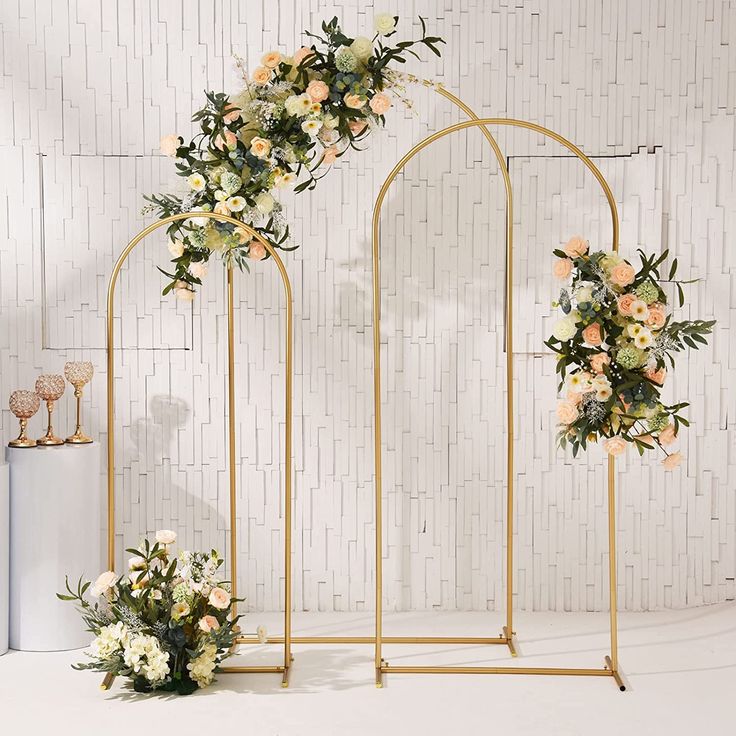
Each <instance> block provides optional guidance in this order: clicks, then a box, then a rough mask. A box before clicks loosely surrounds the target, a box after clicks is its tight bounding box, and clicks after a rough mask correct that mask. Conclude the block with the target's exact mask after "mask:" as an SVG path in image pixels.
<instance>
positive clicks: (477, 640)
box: [238, 87, 517, 657]
mask: <svg viewBox="0 0 736 736" xmlns="http://www.w3.org/2000/svg"><path fill="white" fill-rule="evenodd" d="M435 91H436V92H437V93H438V94H439V95H441V96H442V97H444V98H445V99H446V100H449V101H450V102H452V104H453V105H455V106H457V107H458V108H459V109H460V110H462V111H463V112H464V113H465V114H466V115H467V116H468V117H469V118H470V119H471V120H478V116H477V115H476V114H475V112H473V110H472V109H471V108H470V107H469V106H468V105H466V104H465V103H464V102H463V101H462V100H461V99H460V98H459V97H457V96H455V95H454V94H452V93H451V92H448V91H447V90H446V89H445V88H444V87H436V88H435ZM480 130H481V133H482V134H483V136H484V137H485V139H486V140H487V141H488V143H489V144H490V146H491V149H492V150H493V155H494V156H495V157H496V161H497V162H498V166H499V168H500V170H501V171H502V172H503V173H504V183H505V186H506V195H507V197H508V198H509V201H510V197H511V179H510V178H509V176H508V171H507V169H506V162H505V159H504V156H503V153H502V151H501V148H500V146H499V145H498V143H497V142H496V139H495V138H494V137H493V135H492V133H491V132H490V131H489V130H488V128H486V127H484V126H483V127H481V128H480ZM509 228H510V225H509ZM511 235H512V232H511V230H510V229H509V230H508V236H509V238H510V237H511ZM510 406H511V404H510ZM509 411H512V409H511V408H509ZM509 416H511V415H509ZM508 457H509V462H511V461H512V460H513V457H512V455H511V452H510V451H509V455H508ZM507 506H508V508H509V509H512V508H513V487H512V485H511V484H509V487H508V497H507ZM506 528H507V532H508V540H509V543H508V545H507V554H506V569H507V576H508V579H509V580H510V579H511V571H512V569H513V567H512V566H513V547H512V544H511V540H512V535H513V517H512V516H511V512H509V515H508V518H507V525H506ZM512 593H513V590H512V588H511V586H508V590H507V597H506V624H505V625H504V626H503V627H502V634H501V635H500V636H496V637H458V636H382V637H381V640H382V641H383V642H384V643H386V644H474V645H479V644H501V645H503V646H507V647H508V648H509V652H510V653H511V656H512V657H515V656H516V654H517V652H516V647H515V645H514V640H513V637H514V632H513V606H512V600H511V597H512ZM238 641H239V643H242V644H258V643H260V642H259V641H258V639H257V638H256V637H252V636H251V637H242V638H241V639H239V640H238ZM267 641H268V643H269V644H281V643H282V642H283V641H284V637H282V636H269V637H268V639H267ZM291 641H292V643H294V644H373V645H375V644H376V637H375V636H293V637H292V638H291Z"/></svg>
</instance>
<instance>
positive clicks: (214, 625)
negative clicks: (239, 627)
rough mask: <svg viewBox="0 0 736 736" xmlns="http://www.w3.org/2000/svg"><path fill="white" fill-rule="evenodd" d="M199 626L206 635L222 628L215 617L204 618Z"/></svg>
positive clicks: (200, 620)
mask: <svg viewBox="0 0 736 736" xmlns="http://www.w3.org/2000/svg"><path fill="white" fill-rule="evenodd" d="M197 626H199V628H200V629H201V630H202V631H204V633H205V634H209V633H210V631H217V629H219V628H220V622H219V621H218V620H217V619H216V618H215V617H214V616H202V618H201V619H199V622H198V623H197Z"/></svg>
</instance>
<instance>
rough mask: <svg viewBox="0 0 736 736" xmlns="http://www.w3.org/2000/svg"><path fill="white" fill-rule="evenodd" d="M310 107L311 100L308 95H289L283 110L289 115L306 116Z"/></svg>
mask: <svg viewBox="0 0 736 736" xmlns="http://www.w3.org/2000/svg"><path fill="white" fill-rule="evenodd" d="M311 107H312V99H311V98H310V96H309V95H308V94H301V95H291V97H287V98H286V101H285V102H284V109H285V110H286V112H287V113H288V114H289V115H293V116H301V115H306V114H307V113H308V112H309V111H310V108H311Z"/></svg>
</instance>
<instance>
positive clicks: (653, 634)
mask: <svg viewBox="0 0 736 736" xmlns="http://www.w3.org/2000/svg"><path fill="white" fill-rule="evenodd" d="M264 618H265V617H264V616H257V615H255V614H253V615H251V616H249V617H248V621H247V623H246V626H245V627H244V628H246V629H252V628H254V627H255V626H256V625H257V624H258V623H261V622H262V621H263V620H264ZM268 618H271V617H270V616H269V617H268ZM607 623H608V618H607V616H606V615H605V614H518V615H517V617H516V619H515V622H514V628H515V629H516V631H517V634H518V642H519V646H520V654H521V656H520V657H519V658H518V659H516V660H511V659H510V658H509V656H508V652H507V650H506V649H505V647H500V646H486V647H460V646H439V647H429V646H423V647H418V646H413V645H411V646H410V645H401V646H398V645H394V646H387V647H386V649H385V658H386V659H387V660H388V661H389V663H390V664H410V663H421V664H458V665H462V664H488V663H492V664H498V665H502V664H503V665H505V664H518V665H520V666H521V665H523V666H541V667H549V666H570V667H600V666H602V664H603V656H604V654H606V653H607V652H608V629H607ZM500 625H501V622H500V619H499V617H498V616H496V615H493V614H478V613H414V614H396V615H390V616H387V617H386V619H385V624H384V634H386V635H391V634H393V633H396V634H406V635H411V634H417V635H421V634H434V635H448V636H449V635H460V634H464V635H468V636H496V635H497V634H498V633H499V631H498V630H499V627H500ZM371 626H372V620H371V617H370V615H368V614H363V615H360V614H358V615H348V614H299V615H297V616H295V633H314V634H333V635H338V634H354V635H359V634H363V635H370V634H371V633H372V632H371ZM273 628H274V631H275V629H276V625H275V622H274V626H273ZM619 639H620V661H621V669H622V672H623V674H624V677H625V679H626V682H627V686H628V688H629V689H628V691H627V692H624V693H622V692H619V690H618V689H617V688H616V686H615V684H614V682H613V680H612V679H611V678H603V677H546V676H513V677H510V676H504V675H406V674H402V675H399V674H394V675H387V676H386V685H385V687H384V688H383V689H382V690H380V689H377V688H376V687H375V685H374V681H373V648H372V646H365V645H363V646H359V645H358V646H346V645H340V646H338V645H319V646H295V648H294V655H295V662H294V668H293V672H292V676H291V686H290V687H289V688H288V689H282V688H281V687H280V678H279V676H277V675H270V674H259V675H220V676H219V680H218V682H217V683H216V684H215V685H214V686H213V687H212V688H210V689H208V690H206V691H202V692H199V693H197V694H195V695H192V696H189V697H186V698H177V697H173V696H168V695H167V696H140V695H137V694H135V693H133V692H132V691H130V690H128V689H127V688H126V687H124V686H123V684H122V683H121V682H120V681H117V682H116V683H115V686H114V687H113V689H112V690H111V691H109V692H102V691H100V690H99V687H98V686H99V683H100V676H99V675H98V674H95V673H88V672H75V671H73V670H72V669H71V668H70V667H69V665H70V664H71V663H72V662H75V661H79V659H80V654H81V652H79V651H76V652H57V653H44V654H36V653H28V652H9V653H8V654H7V655H5V656H3V657H0V719H1V722H2V732H3V733H7V734H14V733H34V734H35V733H42V732H53V733H55V734H66V733H69V734H71V733H74V734H81V735H84V734H88V733H89V734H91V733H102V734H105V736H107V735H108V734H123V733H125V734H130V733H154V732H160V733H172V734H181V735H182V736H186V735H187V734H194V733H197V734H202V733H214V734H217V735H218V736H219V735H220V734H225V733H227V734H231V733H240V734H248V735H252V736H271V735H276V734H279V735H280V736H290V735H291V734H294V735H295V736H296V735H298V736H309V735H311V734H319V735H320V736H325V735H330V734H340V736H347V735H350V736H352V735H353V734H380V735H381V736H385V735H387V734H389V735H390V734H409V735H412V734H443V736H447V735H448V734H468V733H481V732H482V733H491V732H495V733H504V734H510V735H511V734H513V736H522V735H524V734H544V735H545V736H554V735H555V734H560V735H563V734H564V736H573V735H576V734H581V735H582V734H584V735H585V736H590V734H596V736H606V735H607V734H616V735H617V736H621V735H622V734H634V735H637V736H638V734H647V735H648V734H667V736H676V735H677V734H692V733H697V732H698V731H702V730H703V729H704V728H707V730H708V732H709V733H712V734H726V733H734V729H735V728H736V726H735V725H734V724H735V722H736V709H735V708H734V699H735V698H736V604H725V605H718V606H711V607H707V608H699V609H692V610H685V611H671V612H664V613H634V614H631V613H629V614H626V613H624V614H621V615H620V636H619ZM277 658H278V648H277V647H268V648H263V649H262V648H260V647H258V648H256V647H248V648H247V656H243V657H239V658H238V659H239V660H241V661H242V663H244V664H245V663H249V664H251V663H256V662H266V661H268V662H269V663H270V662H273V663H276V660H277ZM231 661H233V662H235V660H231ZM16 729H17V730H16ZM47 730H48V731H47Z"/></svg>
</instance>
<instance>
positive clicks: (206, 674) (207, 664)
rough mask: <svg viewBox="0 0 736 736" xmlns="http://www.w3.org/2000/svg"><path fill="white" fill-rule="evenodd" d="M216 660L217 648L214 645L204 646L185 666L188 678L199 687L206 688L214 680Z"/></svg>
mask: <svg viewBox="0 0 736 736" xmlns="http://www.w3.org/2000/svg"><path fill="white" fill-rule="evenodd" d="M216 659H217V647H216V646H215V645H214V644H205V646H204V647H203V648H202V651H201V652H200V654H199V655H198V656H197V657H195V658H194V659H193V660H192V661H191V662H189V664H187V669H188V670H189V676H190V677H191V678H192V680H194V681H195V682H196V683H197V685H199V687H207V685H210V684H211V683H212V680H214V679H215V674H214V672H215V667H216V666H217V661H216Z"/></svg>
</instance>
